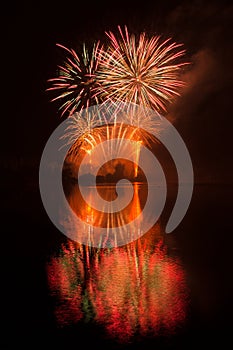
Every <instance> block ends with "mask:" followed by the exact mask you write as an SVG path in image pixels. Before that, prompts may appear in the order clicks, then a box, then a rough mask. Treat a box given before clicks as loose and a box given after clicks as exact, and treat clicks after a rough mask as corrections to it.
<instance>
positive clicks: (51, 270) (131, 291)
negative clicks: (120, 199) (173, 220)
mask: <svg viewBox="0 0 233 350" xmlns="http://www.w3.org/2000/svg"><path fill="white" fill-rule="evenodd" d="M136 188H137V189H136V190H135V192H134V199H133V203H132V207H131V209H129V208H128V210H126V211H125V212H124V213H123V214H121V220H122V221H123V224H124V221H126V220H128V221H130V220H131V219H132V216H135V215H138V214H139V213H140V212H141V201H140V186H136ZM102 190H103V192H104V193H105V196H106V198H107V197H108V198H112V196H113V195H114V192H113V188H109V189H107V187H105V188H103V189H102ZM74 197H75V196H74ZM74 197H73V200H74ZM70 203H71V205H72V201H70ZM73 206H74V207H75V201H74V203H73ZM79 207H80V206H79ZM84 211H85V212H86V214H85V215H86V220H90V221H91V222H92V224H93V223H94V222H95V224H96V225H102V224H103V221H105V224H106V223H107V225H108V224H110V225H115V224H116V221H115V222H114V220H113V217H111V216H109V217H108V218H107V217H105V218H103V217H98V214H97V213H96V212H95V213H93V209H92V208H84V209H83V215H84ZM105 215H107V214H106V213H105ZM106 220H107V221H106ZM141 224H143V223H141ZM47 272H48V282H49V287H50V291H51V295H52V296H53V298H54V301H55V310H54V312H55V315H56V319H57V322H58V324H59V325H60V326H65V325H67V324H77V323H78V322H83V321H84V322H94V323H96V324H98V325H100V326H101V327H103V328H104V330H105V332H106V336H108V337H112V338H114V339H116V340H117V341H120V342H128V341H130V340H131V339H132V338H133V337H137V336H138V337H143V336H148V335H153V336H156V335H159V334H160V333H161V332H163V333H164V332H166V333H168V334H171V333H173V332H174V331H175V330H176V329H177V327H179V326H180V325H181V324H182V323H183V322H184V320H185V316H186V307H187V289H186V284H185V274H184V271H183V269H182V266H181V263H180V261H179V258H178V257H177V256H174V255H171V254H170V253H168V249H167V246H166V244H165V243H164V238H163V234H162V232H161V227H160V224H159V223H157V224H156V225H155V226H154V227H153V228H152V229H151V230H150V231H149V232H148V233H147V234H145V235H144V236H142V237H141V238H140V239H138V240H135V241H133V242H132V243H129V244H127V245H125V246H122V247H117V248H101V249H98V248H96V247H90V246H88V245H82V244H79V243H77V242H73V241H71V240H67V242H66V243H65V244H63V245H62V246H61V250H60V252H59V254H56V256H53V257H51V259H50V261H49V262H48V265H47Z"/></svg>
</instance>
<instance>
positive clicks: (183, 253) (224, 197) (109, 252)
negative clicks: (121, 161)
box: [1, 185, 233, 349]
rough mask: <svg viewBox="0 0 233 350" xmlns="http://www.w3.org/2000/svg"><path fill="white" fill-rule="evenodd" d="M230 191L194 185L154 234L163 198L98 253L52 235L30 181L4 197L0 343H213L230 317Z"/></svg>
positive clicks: (226, 330) (180, 346)
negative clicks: (182, 207)
mask: <svg viewBox="0 0 233 350" xmlns="http://www.w3.org/2000/svg"><path fill="white" fill-rule="evenodd" d="M12 186H15V185H12ZM12 193H16V191H15V192H14V191H12ZM174 193H175V191H174ZM174 193H173V190H171V191H170V193H169V195H170V198H171V199H172V198H173V195H174ZM231 198H232V187H231V186H215V185H211V186H204V185H199V186H195V188H194V194H193V199H192V202H191V205H190V207H189V210H188V212H187V214H186V216H185V218H184V219H183V221H182V223H181V224H180V225H179V227H178V228H177V229H176V230H175V231H174V232H173V233H172V234H170V235H167V234H165V233H164V232H163V228H164V224H165V222H166V220H167V217H168V215H169V212H170V209H171V206H169V203H168V205H167V207H166V210H165V212H164V213H163V215H162V216H161V219H160V220H159V221H158V222H157V224H156V225H155V226H154V227H153V228H152V229H151V230H150V231H149V232H148V233H147V234H146V235H144V236H143V237H141V238H140V239H138V240H136V241H134V242H132V243H130V244H128V245H126V246H122V247H119V248H108V249H105V250H98V249H88V247H87V246H84V245H80V244H78V243H75V242H73V241H71V240H69V239H68V238H67V237H65V236H64V235H63V234H61V233H60V232H58V230H57V229H56V228H55V227H54V226H53V224H52V223H51V222H50V220H49V219H48V217H47V214H46V213H45V211H44V209H43V206H42V203H41V201H40V197H39V192H38V191H37V189H36V188H35V187H34V186H32V187H30V186H29V185H28V187H27V188H26V189H25V188H24V189H23V190H21V191H20V192H19V194H18V195H17V196H12V198H10V197H8V201H5V205H4V212H3V214H4V216H3V217H4V220H5V222H6V225H5V226H4V229H3V232H2V235H3V236H2V265H1V266H2V271H3V273H2V278H3V283H2V291H3V297H2V303H3V307H2V320H3V323H4V327H3V332H2V334H3V337H2V340H1V341H2V348H3V349H15V348H16V347H15V346H16V344H17V346H21V345H22V346H23V347H24V348H30V349H33V348H36V346H48V347H50V348H52V349H56V348H61V347H62V348H64V349H65V348H67V347H69V346H72V347H74V348H76V347H77V348H81V347H83V346H89V345H93V346H95V348H107V349H183V348H185V349H187V348H188V349H189V348H196V347H200V346H202V347H203V346H206V347H207V348H209V347H210V346H213V345H215V344H218V345H219V346H221V347H223V345H222V344H223V342H224V343H225V340H226V339H227V338H228V337H229V339H230V334H231V332H232V331H231V330H232V323H233V322H232V291H233V287H232V259H231V255H232V243H233V239H232V224H231V216H230V214H231V213H230V210H229V204H230V203H231ZM23 204H26V205H23ZM127 215H128V214H127ZM4 328H5V329H6V330H7V331H5V330H4ZM4 335H6V336H4ZM82 344H84V345H82Z"/></svg>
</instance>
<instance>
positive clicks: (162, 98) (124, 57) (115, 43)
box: [97, 26, 188, 111]
mask: <svg viewBox="0 0 233 350" xmlns="http://www.w3.org/2000/svg"><path fill="white" fill-rule="evenodd" d="M118 29H119V37H117V36H115V35H114V34H113V33H112V32H109V33H106V34H107V36H108V38H109V40H110V42H109V46H108V48H107V50H103V48H101V49H100V50H99V51H98V52H99V65H98V70H97V80H98V83H99V84H98V86H99V89H98V93H99V95H100V96H103V98H104V100H109V101H111V102H114V103H117V102H118V101H124V102H132V103H135V104H139V105H141V106H144V107H148V108H152V109H155V110H157V111H166V109H167V103H168V102H171V100H172V99H173V98H174V97H175V96H177V95H179V89H180V88H181V87H183V86H184V85H185V84H184V82H183V81H182V80H180V79H179V75H180V73H181V69H182V67H183V66H184V65H187V64H188V63H184V62H179V61H180V58H181V57H183V55H184V54H185V50H181V49H180V47H181V46H182V45H181V44H176V43H174V42H171V39H167V40H165V41H161V37H160V36H153V37H151V38H150V39H148V38H147V37H146V34H145V33H141V34H140V36H139V38H138V40H137V39H136V37H135V36H134V35H133V34H132V35H129V33H128V30H127V27H126V26H125V32H123V31H122V29H121V28H120V26H118Z"/></svg>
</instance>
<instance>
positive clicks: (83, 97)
mask: <svg viewBox="0 0 233 350" xmlns="http://www.w3.org/2000/svg"><path fill="white" fill-rule="evenodd" d="M57 46H58V47H60V48H62V49H64V50H65V51H66V53H67V57H66V60H65V62H64V64H63V65H62V66H58V71H59V74H58V77H56V78H52V79H49V80H48V82H49V83H51V84H52V86H51V87H50V88H48V89H47V91H51V90H53V91H54V90H55V91H56V92H58V96H56V97H55V98H53V99H52V100H51V101H57V100H60V101H62V103H61V106H60V108H59V109H60V110H61V111H62V113H61V116H63V115H64V114H68V116H70V115H72V114H73V113H74V112H75V111H77V110H81V109H84V108H88V107H89V106H91V105H93V104H97V103H99V99H98V98H97V96H96V95H95V93H94V90H95V86H96V77H95V72H96V70H97V67H98V58H97V57H98V55H97V51H98V50H99V42H97V43H96V44H94V46H93V48H92V50H91V52H89V51H88V49H87V48H86V46H85V44H83V50H82V54H81V55H78V54H77V52H76V51H75V50H73V49H68V48H66V47H65V46H63V45H60V44H57Z"/></svg>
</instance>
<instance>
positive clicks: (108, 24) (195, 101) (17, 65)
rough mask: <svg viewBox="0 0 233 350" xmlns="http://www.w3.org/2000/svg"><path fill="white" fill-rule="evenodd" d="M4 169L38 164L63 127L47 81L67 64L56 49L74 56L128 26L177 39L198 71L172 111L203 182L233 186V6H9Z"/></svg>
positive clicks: (185, 3) (204, 3) (4, 70)
mask: <svg viewBox="0 0 233 350" xmlns="http://www.w3.org/2000/svg"><path fill="white" fill-rule="evenodd" d="M1 22H2V24H3V28H2V42H1V49H2V60H3V63H2V73H3V77H2V88H3V89H4V92H5V96H4V100H3V101H2V112H3V114H2V120H3V128H2V131H3V132H2V133H3V135H2V136H3V141H4V142H3V147H2V149H1V151H2V161H3V162H4V164H6V163H14V162H15V159H21V160H22V163H23V164H24V163H25V164H26V163H27V162H35V164H36V165H38V164H39V160H40V156H41V153H42V151H43V148H44V145H45V142H46V140H47V139H48V137H49V136H50V134H51V133H52V131H53V130H54V128H55V126H56V125H58V123H60V121H61V120H60V117H59V114H58V112H57V107H58V105H56V104H51V103H50V102H49V99H50V97H51V96H50V95H49V94H48V93H46V92H45V89H46V88H47V87H48V86H47V82H46V81H47V79H49V78H51V77H53V76H54V75H55V72H56V65H57V64H58V63H61V57H60V55H59V53H60V52H59V51H58V49H57V48H56V45H55V44H56V43H61V44H64V45H65V46H68V47H73V48H75V47H76V46H78V45H80V44H81V43H82V42H83V41H85V42H87V43H88V42H93V40H96V39H101V38H102V37H103V36H104V31H105V30H110V29H111V30H115V29H116V27H117V25H118V24H120V25H124V24H126V25H127V26H128V28H129V30H130V31H131V32H132V31H134V32H140V31H142V30H145V31H147V32H148V33H149V34H162V35H164V37H167V36H172V38H173V39H174V40H175V41H177V42H182V43H184V46H185V48H186V50H187V57H188V59H190V60H191V62H192V66H191V68H190V70H189V72H187V75H186V79H187V81H188V88H187V90H186V91H184V93H183V95H182V96H181V97H180V98H179V99H178V100H177V103H176V104H175V105H172V106H171V107H170V109H169V115H170V116H171V118H172V119H173V120H174V124H175V126H176V127H177V129H178V131H179V132H180V134H181V135H182V137H183V139H184V141H185V143H186V144H187V146H188V148H189V150H190V154H191V157H192V160H193V165H194V171H195V178H196V180H197V181H207V182H208V181H211V182H212V181H214V182H215V181H216V182H218V181H223V182H229V181H230V182H232V178H233V176H232V175H233V169H232V168H233V167H232V144H231V141H232V127H233V122H232V111H231V101H232V92H233V87H232V86H233V85H232V81H233V69H232V52H233V41H232V37H233V31H232V23H233V6H232V5H231V2H230V1H229V2H226V1H201V0H200V1H166V2H163V1H160V2H157V1H152V2H151V1H150V2H141V5H140V7H139V5H138V4H136V2H135V1H118V2H96V3H95V4H94V5H93V4H92V3H91V2H84V3H83V4H82V5H80V1H78V0H77V1H76V2H74V1H72V2H71V1H69V0H67V1H65V2H63V3H62V4H60V3H59V2H51V1H47V2H39V4H37V3H34V2H28V3H27V2H23V3H20V4H19V3H17V4H16V3H15V4H14V2H10V3H8V4H6V5H5V7H4V8H3V10H2V11H1Z"/></svg>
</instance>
